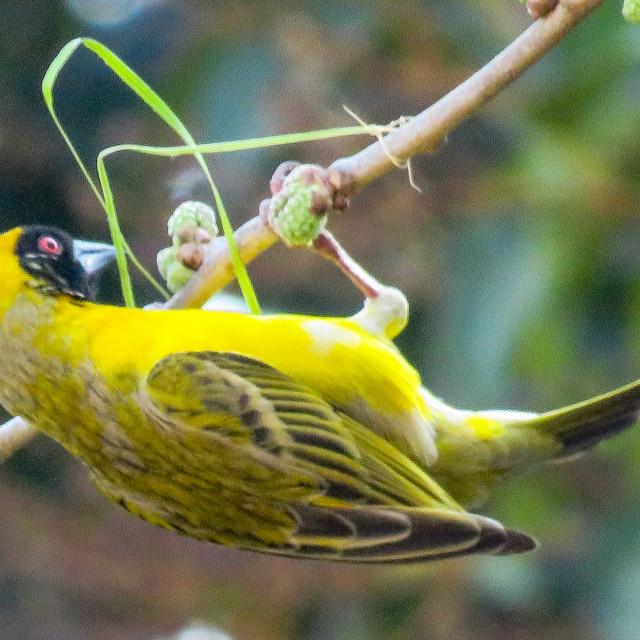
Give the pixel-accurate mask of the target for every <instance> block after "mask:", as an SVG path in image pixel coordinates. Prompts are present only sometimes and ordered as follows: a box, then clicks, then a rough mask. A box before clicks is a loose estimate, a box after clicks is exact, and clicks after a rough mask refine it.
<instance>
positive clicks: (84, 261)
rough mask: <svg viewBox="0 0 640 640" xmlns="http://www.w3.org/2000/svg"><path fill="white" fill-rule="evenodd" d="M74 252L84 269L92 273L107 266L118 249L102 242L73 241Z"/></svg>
mask: <svg viewBox="0 0 640 640" xmlns="http://www.w3.org/2000/svg"><path fill="white" fill-rule="evenodd" d="M73 254H74V256H75V258H76V260H77V261H78V262H79V263H80V264H81V265H82V267H83V268H84V270H85V271H86V272H87V273H88V274H89V275H92V274H94V273H97V272H98V271H100V269H102V268H104V267H106V266H107V265H108V264H109V263H110V262H111V261H112V260H113V259H114V258H115V257H116V249H115V247H113V246H112V245H110V244H103V243H101V242H87V241H86V240H74V241H73Z"/></svg>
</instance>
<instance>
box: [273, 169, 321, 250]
mask: <svg viewBox="0 0 640 640" xmlns="http://www.w3.org/2000/svg"><path fill="white" fill-rule="evenodd" d="M290 177H291V176H288V177H287V179H286V180H285V182H284V184H283V186H282V190H281V191H280V192H279V193H277V194H276V195H274V196H273V197H272V198H271V203H270V207H269V215H268V221H269V225H270V227H271V228H272V229H273V231H275V233H277V234H278V235H279V236H280V237H281V238H282V239H283V240H284V241H285V242H286V243H287V244H288V245H289V246H295V247H306V246H309V245H311V244H312V243H313V241H314V240H315V239H316V238H317V237H318V236H319V235H320V234H321V233H322V231H323V230H324V228H325V226H326V224H327V214H326V213H323V214H318V213H314V211H313V200H314V198H313V196H314V194H321V193H322V191H323V187H322V186H321V185H319V184H315V183H313V184H305V183H304V182H303V181H302V180H298V179H295V178H294V179H291V180H290V179H289V178H290Z"/></svg>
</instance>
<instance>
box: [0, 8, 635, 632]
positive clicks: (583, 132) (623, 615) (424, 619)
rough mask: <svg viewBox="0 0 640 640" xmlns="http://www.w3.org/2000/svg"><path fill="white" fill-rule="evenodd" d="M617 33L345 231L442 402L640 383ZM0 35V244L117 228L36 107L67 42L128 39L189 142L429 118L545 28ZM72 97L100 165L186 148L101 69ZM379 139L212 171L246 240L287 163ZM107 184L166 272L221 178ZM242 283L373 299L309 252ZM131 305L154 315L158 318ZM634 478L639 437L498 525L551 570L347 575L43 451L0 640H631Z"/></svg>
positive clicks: (630, 178) (15, 463) (38, 453)
mask: <svg viewBox="0 0 640 640" xmlns="http://www.w3.org/2000/svg"><path fill="white" fill-rule="evenodd" d="M619 12H620V2H617V1H613V0H610V1H608V2H606V3H605V4H604V6H603V7H602V8H601V9H600V10H598V11H597V12H596V13H595V14H594V15H593V16H592V17H590V18H589V19H588V20H587V21H586V23H584V24H583V25H582V26H580V27H579V28H578V29H576V30H575V32H574V33H572V34H571V35H570V36H569V37H568V38H567V39H566V40H565V41H564V42H562V43H561V45H560V46H559V47H557V48H556V49H555V50H554V51H553V52H552V53H551V54H550V55H548V56H547V57H546V58H545V59H544V60H543V61H542V62H540V63H539V64H538V65H537V66H536V67H535V68H534V69H532V70H531V71H529V72H528V73H527V74H526V75H525V77H524V78H522V79H520V80H518V81H517V82H516V83H515V84H514V85H513V86H511V87H510V88H509V89H508V90H507V91H506V92H505V93H504V94H503V95H501V96H499V97H498V98H497V99H496V100H495V101H494V102H493V103H492V104H491V105H490V106H489V107H488V108H486V109H483V110H482V111H481V112H480V113H478V114H476V115H475V116H474V117H473V118H471V119H470V120H469V121H467V122H466V123H465V124H464V125H463V126H461V127H460V128H459V129H458V130H456V131H455V132H453V133H452V134H451V135H450V136H449V138H448V140H447V142H446V144H444V145H443V146H442V148H441V149H440V151H439V152H438V153H437V154H435V155H433V156H429V157H419V158H416V159H415V160H414V174H415V180H416V182H417V183H418V184H419V185H420V186H421V188H422V193H418V192H416V191H414V190H413V189H412V188H411V187H410V186H409V183H408V180H407V175H406V173H404V172H402V171H399V170H397V171H393V172H391V173H390V174H387V175H386V176H384V177H383V178H382V179H380V180H378V181H377V182H376V183H375V184H372V185H371V186H369V187H368V188H367V189H366V190H365V191H364V192H363V193H362V194H360V195H359V196H358V197H357V198H355V199H354V202H353V206H352V208H351V209H350V211H349V212H347V213H345V214H342V215H339V216H334V218H333V219H332V220H331V223H330V226H331V228H332V230H333V231H334V233H335V234H336V235H337V236H338V238H339V239H340V240H341V241H342V242H343V243H344V245H345V246H346V247H347V248H348V249H349V250H350V251H351V252H352V253H353V255H354V256H355V257H356V258H357V259H358V260H359V261H361V263H362V264H363V265H364V266H365V267H367V268H368V269H370V270H371V271H372V272H373V273H375V274H376V275H377V276H378V277H379V278H380V279H381V280H383V281H384V282H386V283H389V284H393V285H396V286H399V287H401V288H402V289H403V290H404V291H405V292H406V293H407V295H408V297H409V299H410V302H411V311H412V316H411V322H410V324H409V326H408V328H407V329H406V331H405V332H404V333H403V335H402V336H400V339H399V340H398V342H399V344H400V346H401V348H402V349H403V350H404V352H405V353H406V354H407V356H408V357H409V359H410V360H411V361H412V362H413V363H414V364H415V365H416V367H417V368H418V369H419V370H420V372H421V373H422V375H423V377H424V380H425V382H426V384H427V386H429V387H430V388H431V389H432V390H433V391H434V392H435V393H436V394H438V395H440V396H442V397H443V398H445V399H446V400H448V401H449V402H451V403H453V404H456V405H459V406H465V407H468V408H495V407H509V408H519V409H530V410H543V409H549V408H553V407H555V406H559V405H561V404H564V403H569V402H573V401H577V400H581V399H584V398H587V397H589V396H591V395H593V394H596V393H599V392H604V391H607V390H609V389H611V388H613V387H615V386H617V385H621V384H623V383H626V382H628V381H630V380H633V379H635V378H638V377H639V376H640V188H639V186H638V180H639V179H640V30H639V29H637V28H635V29H634V28H633V27H631V26H630V25H628V24H626V23H624V21H623V20H622V18H621V17H620V15H619ZM0 16H1V19H0V223H1V225H0V226H1V227H2V229H5V228H10V227H12V226H15V225H17V224H24V223H34V222H40V223H53V224H57V225H60V226H63V227H65V228H66V229H68V230H69V231H71V232H72V233H74V234H76V235H79V236H83V237H87V238H92V239H101V240H104V239H106V238H107V225H106V222H105V219H104V215H103V213H102V211H101V209H100V208H99V206H98V204H97V202H96V201H95V199H94V197H93V195H92V193H91V192H90V190H89V188H88V187H87V185H86V183H85V181H84V179H83V178H82V177H81V175H80V173H79V171H78V169H77V167H76V166H75V164H74V161H73V159H72V157H71V155H70V153H69V152H68V150H67V149H66V147H65V146H64V144H63V142H62V140H61V139H60V137H59V135H58V133H57V131H56V130H55V128H54V125H53V123H52V122H51V121H50V119H49V117H48V114H47V112H46V109H45V107H44V104H43V101H42V98H41V95H40V81H41V79H42V76H43V74H44V72H45V69H46V68H47V65H48V63H49V62H50V61H51V59H52V58H53V57H54V55H55V54H56V53H57V51H58V50H59V48H60V47H61V46H62V45H63V44H64V43H65V42H66V41H67V40H69V39H71V38H73V37H76V36H78V35H87V36H92V37H94V38H96V39H98V40H100V41H102V42H103V43H104V44H106V45H107V46H109V47H111V48H112V49H113V50H114V51H116V52H117V53H118V54H119V55H120V56H122V57H123V58H124V60H125V61H126V62H127V63H129V64H130V65H132V66H133V67H134V68H135V69H136V70H137V71H138V72H139V73H140V74H141V75H142V76H143V77H144V78H145V79H146V80H147V81H148V82H150V83H151V84H152V85H153V86H154V88H156V89H157V90H158V91H159V92H160V94H161V95H162V96H163V97H164V98H165V99H166V100H167V101H168V102H169V103H170V104H171V105H172V106H173V107H174V108H175V109H176V110H177V112H178V113H179V114H180V115H181V117H183V119H184V121H185V122H186V123H187V125H188V126H189V127H190V128H191V130H192V132H193V134H194V135H195V137H196V139H198V140H199V141H216V140H227V139H233V138H238V137H246V136H258V135H269V134H275V133H285V132H292V131H300V130H309V129H318V128H323V127H329V126H336V125H349V124H351V121H350V119H349V117H348V116H347V115H346V114H345V113H344V111H343V110H342V105H343V104H346V105H348V106H349V107H350V108H351V109H353V110H354V111H355V112H357V113H358V114H359V115H360V116H361V117H363V118H364V119H366V120H367V121H370V122H379V123H385V122H388V121H390V120H393V119H395V118H397V117H398V116H400V115H407V114H413V113H417V112H419V111H420V110H422V109H423V108H424V107H425V106H427V105H428V104H430V103H431V102H433V101H434V100H436V99H437V98H438V97H440V96H441V95H443V94H444V93H445V92H446V91H447V90H449V89H451V88H453V87H454V86H455V85H456V84H457V83H459V82H460V81H461V80H463V79H464V78H466V77H467V76H468V75H469V74H470V73H471V72H473V71H474V70H475V69H476V68H477V67H478V66H480V65H481V64H483V63H484V62H485V61H486V60H488V59H489V58H490V57H491V56H492V55H494V54H495V53H497V52H498V51H499V50H500V49H501V48H502V47H504V46H505V45H506V44H507V43H508V42H509V41H510V40H511V39H513V38H514V37H515V36H516V35H517V34H518V33H520V32H521V31H522V30H523V29H524V28H525V27H526V26H527V25H528V19H527V17H526V14H525V11H524V8H523V6H522V5H521V4H520V3H518V2H516V1H515V0H466V1H464V2H463V1H459V0H422V1H419V0H366V1H365V0H340V1H335V0H329V1H326V2H323V3H316V2H312V1H310V0H309V1H308V2H304V1H301V0H291V1H290V2H288V3H281V2H273V1H270V0H260V1H253V2H251V1H249V0H245V1H242V0H228V1H224V2H223V1H215V0H201V1H198V0H164V1H163V0H128V1H125V0H66V1H65V2H63V1H62V0H59V1H57V2H56V1H53V0H48V1H47V2H42V1H40V0H1V1H0ZM56 100H57V106H58V110H59V113H60V114H61V119H62V121H63V123H64V125H65V126H66V128H67V129H68V131H69V132H70V134H71V136H72V138H73V140H74V141H75V142H76V144H77V145H78V148H79V150H80V152H81V154H82V155H83V157H84V158H85V160H86V161H87V162H88V163H89V165H91V166H93V163H94V157H95V154H96V153H97V152H98V151H99V150H100V149H101V148H103V147H105V146H107V145H110V144H115V143H118V142H144V143H155V144H173V143H176V142H177V140H176V139H175V138H174V136H173V134H172V133H171V132H170V131H167V130H166V129H165V128H164V127H163V126H162V125H161V124H159V123H158V122H157V120H155V119H154V117H153V115H151V114H150V113H148V112H147V111H145V109H144V107H142V106H141V105H140V104H139V103H138V102H137V100H136V99H135V98H134V97H133V95H132V94H130V93H129V92H128V90H127V89H125V88H123V87H122V86H121V85H119V84H118V82H117V81H116V80H115V79H114V78H113V77H111V75H110V74H109V72H107V71H106V70H105V68H104V67H103V66H102V65H101V64H100V63H98V62H97V61H96V59H94V58H92V56H91V55H90V54H88V53H86V52H81V53H80V54H78V55H77V56H76V57H74V58H73V59H72V61H71V63H70V64H69V66H68V68H67V69H66V70H65V71H64V73H63V74H62V76H61V78H60V80H59V84H58V88H57V92H56ZM365 142H368V140H365V139H360V140H355V139H345V140H334V141H331V142H326V143H314V144H309V145H304V146H302V145H300V146H296V147H288V148H278V149H271V150H261V151H251V152H243V153H238V154H231V155H224V156H215V157H210V158H209V161H210V166H211V167H212V170H213V171H214V174H215V177H216V179H217V182H218V185H219V187H220V190H221V192H222V195H223V198H224V199H225V202H226V204H227V207H228V209H229V211H230V214H231V216H232V220H233V222H234V224H239V223H241V222H242V221H244V220H245V219H247V218H249V217H251V216H253V215H255V214H256V212H257V207H258V203H259V202H260V200H261V199H262V198H264V197H266V196H267V195H268V181H269V178H270V176H271V173H272V172H273V170H274V169H275V167H276V166H277V165H278V164H279V162H281V161H283V160H286V159H296V160H300V161H312V162H317V163H320V164H328V163H329V162H331V161H332V160H333V159H335V158H337V157H339V156H342V155H346V154H349V153H352V152H354V151H356V150H358V149H359V148H360V147H361V146H362V145H363V144H364V143H365ZM109 168H110V171H111V175H112V178H113V187H114V191H115V195H116V201H117V204H118V207H119V211H120V214H121V217H122V225H123V229H124V231H125V234H126V236H127V238H128V239H129V241H130V244H131V245H132V247H133V248H134V250H135V251H136V253H137V254H138V256H139V257H140V258H141V259H142V260H143V261H144V262H145V263H146V264H147V265H148V266H150V267H153V265H154V260H155V254H156V252H157V251H158V250H159V249H160V248H161V247H163V246H165V245H166V244H167V242H168V240H167V238H166V236H165V223H166V219H167V217H168V216H169V214H170V213H171V211H172V210H173V208H174V207H175V205H176V204H177V203H178V202H180V201H181V200H183V199H192V198H205V197H207V192H206V188H205V185H204V182H203V180H202V177H201V175H200V173H199V172H198V171H197V170H196V168H195V163H194V162H193V161H192V160H189V159H186V158H181V159H177V160H173V161H170V160H161V159H152V158H147V157H141V156H135V157H134V156H133V155H120V156H118V157H116V158H113V159H112V160H110V163H109ZM250 272H251V275H252V277H253V278H254V284H255V286H256V288H257V291H258V295H259V297H260V300H261V302H262V303H263V305H265V306H269V307H272V308H276V309H282V310H292V311H299V312H305V313H317V314H350V313H353V312H355V311H356V310H358V308H359V307H360V304H361V299H360V297H359V295H358V294H357V292H355V291H354V290H353V288H352V287H351V286H350V285H349V284H348V283H347V282H346V281H345V279H344V278H342V276H340V274H339V273H338V272H337V271H336V270H335V269H334V268H332V267H331V266H330V265H328V264H325V263H324V262H322V261H321V260H319V259H317V258H316V257H314V256H313V255H311V254H309V253H307V252H303V251H293V250H287V249H284V248H283V247H276V248H274V249H272V250H270V251H269V252H267V253H266V254H264V255H263V256H261V257H260V258H259V259H258V260H257V261H256V262H255V263H254V264H253V265H252V267H251V269H250ZM105 280H106V282H105V283H104V284H105V287H104V294H103V299H105V300H112V301H119V294H118V287H117V283H116V274H115V271H112V272H111V273H110V277H109V278H106V279H105ZM136 286H137V292H138V298H139V302H141V303H143V302H148V301H151V300H152V299H153V297H154V296H153V292H152V291H151V290H150V289H149V288H148V287H147V286H146V285H145V283H144V282H142V281H141V280H140V279H138V281H137V285H136ZM639 480H640V432H638V428H636V430H635V431H634V430H632V431H630V432H628V433H626V434H623V435H621V436H620V437H618V438H617V439H615V440H614V441H612V442H609V443H606V444H605V445H603V446H601V447H600V448H599V449H598V451H597V452H595V453H592V454H589V455H588V456H585V457H583V458H582V459H580V460H577V461H576V462H575V463H573V464H567V465H564V466H557V467H550V468H547V469H544V470H541V471H539V472H537V473H536V474H535V475H533V476H531V477H529V478H526V479H522V480H520V481H518V482H515V483H512V484H511V485H509V486H506V487H504V488H503V489H502V490H501V491H500V492H499V494H497V495H496V496H495V499H494V500H493V501H492V503H491V504H489V505H487V507H486V513H487V514H488V515H491V516H493V517H497V518H500V519H502V520H504V521H505V522H506V523H507V524H508V525H509V526H510V527H514V528H517V527H520V528H524V529H525V530H526V531H528V532H529V533H531V534H533V535H535V536H537V537H538V538H539V540H540V541H541V548H540V549H539V550H538V551H536V552H535V553H532V554H529V555H526V556H522V557H514V558H490V557H489V558H477V559H462V560H455V561H448V562H445V563H440V564H435V565H431V566H420V567H410V568H398V567H396V568H368V567H348V566H346V567H344V566H339V565H331V564H322V563H313V562H300V561H298V562H296V561H293V560H285V559H278V558H270V557H263V556H260V555H255V554H251V553H247V552H239V551H235V550H228V549H224V548H218V547H215V546H209V545H205V544H203V543H198V542H195V541H193V540H189V539H186V538H182V537H179V536H177V535H175V534H173V533H170V532H165V531H162V530H159V529H156V528H154V527H151V526H150V525H148V524H146V523H143V522H142V521H138V520H136V519H135V518H133V517H131V516H129V515H128V514H126V513H125V512H124V511H122V510H120V509H119V508H117V507H115V506H112V505H111V504H109V503H107V502H106V501H105V500H104V499H103V498H102V497H101V496H99V495H98V494H97V492H96V491H95V490H94V489H93V488H92V487H91V485H90V484H89V481H88V478H87V476H86V474H85V472H84V470H83V468H82V466H81V464H80V463H78V462H77V461H76V460H74V459H72V458H71V457H70V456H69V455H67V454H66V453H65V452H63V451H62V449H61V448H60V447H58V446H57V445H56V444H55V443H53V442H51V441H49V440H47V439H46V438H44V437H41V438H37V439H36V440H34V441H33V442H32V443H31V444H29V445H28V446H27V447H26V448H25V449H24V450H22V451H20V452H18V453H17V454H15V455H14V456H13V457H12V458H11V459H10V460H9V461H8V462H7V463H6V464H4V465H3V466H2V467H0V621H1V623H0V638H3V639H4V638H7V639H9V638H11V639H18V640H20V639H22V638H24V639H47V640H58V639H60V640H80V639H83V640H133V639H135V640H146V639H147V638H149V639H160V638H163V639H164V638H169V637H173V634H175V633H177V632H178V630H180V629H182V628H184V627H185V626H186V625H188V624H189V623H192V622H193V621H196V620H199V621H202V623H203V624H204V625H206V626H209V627H212V628H217V629H220V630H223V631H224V632H225V633H227V634H229V636H231V637H232V638H234V640H279V639H282V640H294V639H295V640H378V639H381V640H382V639H385V640H386V639H389V640H402V639H404V638H407V639H409V638H410V639H412V640H423V639H431V638H433V639H437V640H440V639H443V640H445V639H449V638H455V639H461V640H465V639H467V638H468V639H471V638H474V639H479V640H484V639H487V640H488V639H491V640H500V639H501V638H512V637H518V638H523V639H528V638H536V639H545V640H560V639H566V638H574V637H580V638H584V639H587V640H589V639H594V640H595V639H612V640H632V639H633V640H635V639H636V638H638V628H640V513H639V509H638V505H639V504H640V482H639ZM194 633H195V632H194ZM192 635H193V634H192ZM184 637H186V636H184ZM193 637H195V636H193ZM202 637H203V638H204V637H205V636H202ZM211 637H213V636H211Z"/></svg>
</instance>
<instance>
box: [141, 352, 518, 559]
mask: <svg viewBox="0 0 640 640" xmlns="http://www.w3.org/2000/svg"><path fill="white" fill-rule="evenodd" d="M144 391H145V395H146V396H147V397H148V399H149V400H150V403H149V405H150V406H149V412H150V414H151V415H152V417H153V418H154V419H155V421H156V422H157V423H158V424H160V425H162V426H163V427H165V428H168V429H176V430H177V431H178V432H180V433H182V434H183V435H184V437H191V438H192V439H193V438H196V439H197V442H198V445H197V446H199V447H201V448H202V451H203V452H204V453H206V452H207V450H208V448H209V447H211V448H212V450H214V451H215V452H216V455H215V456H212V460H211V465H212V466H214V465H217V470H218V471H217V472H218V473H219V474H220V475H225V474H227V475H230V476H232V477H230V478H228V479H227V487H232V488H233V487H234V480H235V478H234V477H233V476H234V474H237V476H238V477H237V487H236V491H235V494H234V493H233V491H232V492H231V493H227V494H225V495H227V499H228V500H229V505H227V506H228V508H226V509H225V510H224V511H225V513H228V512H230V511H233V508H235V507H236V506H237V505H236V504H232V503H234V502H242V504H243V505H244V507H245V508H244V510H243V513H242V520H241V521H239V522H238V529H242V530H244V531H248V532H249V534H248V535H247V536H245V537H242V536H239V537H238V538H237V539H234V538H233V536H231V537H230V536H229V535H226V536H222V535H221V536H216V535H212V536H211V539H214V540H218V541H223V542H226V543H227V544H237V545H239V546H245V547H250V548H254V549H257V550H262V551H270V552H273V553H280V554H284V555H295V556H307V557H322V558H330V559H341V560H353V561H369V562H385V561H386V562H399V561H404V562H407V561H417V560H425V559H429V558H432V557H433V558H436V557H447V556H449V555H459V554H462V553H473V552H480V551H486V552H491V551H493V552H501V551H502V552H504V551H514V550H524V548H520V547H523V546H527V545H528V546H527V548H531V543H530V541H529V539H528V538H527V541H528V542H527V545H524V538H523V537H522V534H517V533H515V532H508V531H505V530H504V529H503V528H502V526H501V525H500V524H498V523H496V522H494V521H492V520H489V519H487V518H482V517H480V516H475V515H473V514H470V513H467V512H466V511H464V510H462V509H461V508H460V507H459V506H458V505H457V504H456V503H455V502H454V501H453V500H452V499H451V498H450V497H449V496H448V495H447V494H446V492H445V491H444V490H443V489H442V488H441V487H440V486H439V485H438V484H437V483H436V482H435V481H433V480H432V479H431V478H430V477H429V476H428V475H427V474H426V473H425V472H424V471H422V470H421V469H420V468H419V467H417V466H416V465H415V464H414V463H412V462H411V461H410V460H408V459H407V458H406V457H405V456H404V455H402V454H401V453H400V452H398V451H397V450H396V449H395V448H394V447H393V446H392V445H390V444H389V443H387V442H386V441H385V440H383V439H382V438H380V437H379V436H377V435H376V434H374V433H372V432H371V431H369V430H368V429H366V427H364V426H363V425H361V424H359V423H357V422H355V421H353V420H351V419H350V418H347V417H346V416H342V415H340V414H339V413H337V412H336V411H334V409H333V408H332V407H331V406H330V405H329V404H328V403H326V402H325V401H324V400H323V399H322V398H320V397H319V396H318V395H317V394H316V393H315V392H314V391H313V390H312V389H310V388H308V387H306V386H305V385H303V384H301V383H299V382H297V381H295V380H293V379H291V378H290V377H288V376H286V375H285V374H283V373H281V372H280V371H278V370H276V369H274V368H273V367H271V366H269V365H267V364H265V363H263V362H261V361H258V360H255V359H252V358H249V357H247V356H243V355H239V354H236V353H228V352H224V353H222V352H211V351H206V352H183V353H176V354H172V355H169V356H166V357H165V358H163V359H162V360H160V361H159V362H158V363H157V364H156V365H155V366H154V368H153V369H152V371H151V372H150V374H149V376H148V378H147V382H146V387H145V389H144ZM190 447H191V449H194V448H195V447H194V444H193V442H191V444H190ZM258 470H264V471H267V470H268V472H269V479H268V480H267V481H265V480H261V478H262V477H264V474H263V473H262V471H260V472H258ZM192 472H193V473H198V472H199V470H198V469H195V468H194V469H193V470H192ZM256 499H257V501H258V502H257V504H254V501H255V500H256ZM216 506H217V505H216ZM269 509H271V510H273V509H275V510H276V511H277V510H280V512H281V517H280V518H274V517H271V518H269V519H268V520H266V519H264V518H263V517H262V514H263V513H265V512H266V511H267V510H269ZM226 527H227V528H228V529H233V528H234V523H233V522H230V523H229V522H228V523H227V524H226ZM270 527H276V528H277V529H278V531H277V532H275V531H272V530H270ZM211 528H212V529H213V530H215V523H214V524H212V525H211ZM278 536H280V537H278ZM200 537H205V536H202V535H201V536H200ZM274 541H276V542H274ZM516 547H518V548H516Z"/></svg>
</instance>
